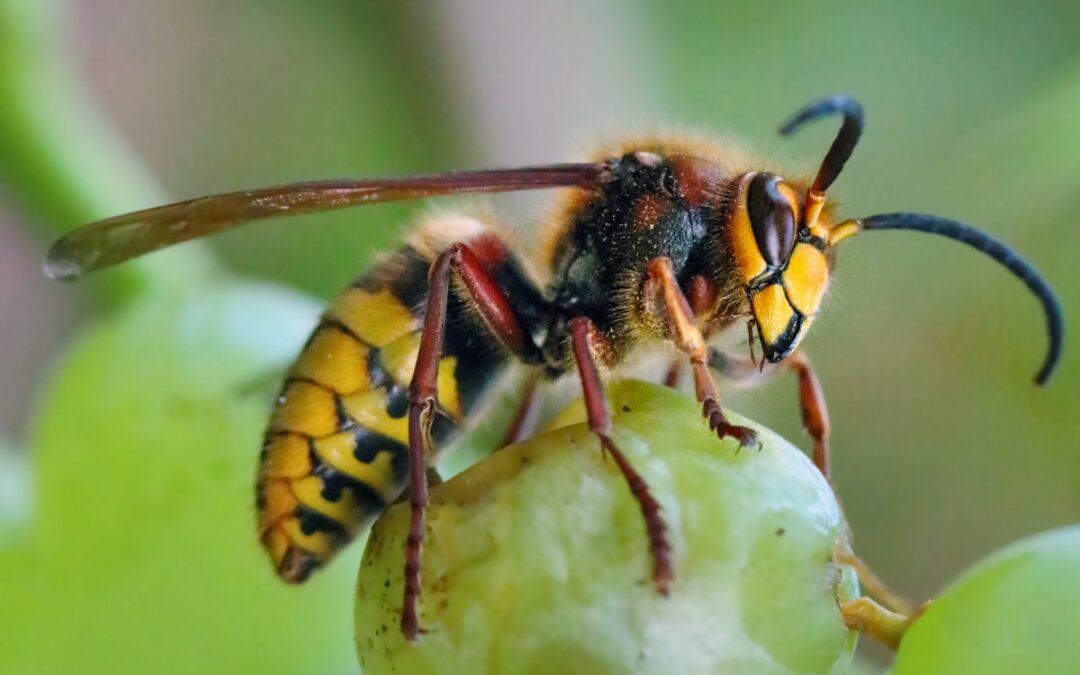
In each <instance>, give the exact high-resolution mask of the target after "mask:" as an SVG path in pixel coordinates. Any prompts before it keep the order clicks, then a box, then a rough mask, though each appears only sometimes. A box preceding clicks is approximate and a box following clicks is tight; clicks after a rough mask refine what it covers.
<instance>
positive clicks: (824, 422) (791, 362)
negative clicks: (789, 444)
mask: <svg viewBox="0 0 1080 675" xmlns="http://www.w3.org/2000/svg"><path fill="white" fill-rule="evenodd" d="M784 363H785V364H787V367H788V368H790V369H791V370H793V371H795V374H796V376H798V378H799V408H800V410H801V411H802V422H803V428H804V429H806V433H808V434H809V435H810V439H811V440H813V442H814V454H813V455H812V457H813V459H814V466H816V467H817V468H818V470H819V471H821V475H823V476H825V480H827V481H829V482H830V483H832V462H831V460H830V458H829V409H828V408H827V407H826V406H825V393H824V392H823V391H822V390H821V382H819V381H818V378H817V373H815V372H814V366H813V364H811V363H810V359H809V358H808V357H807V356H806V354H805V353H803V352H802V351H796V352H795V353H794V354H792V355H791V356H789V357H788V358H787V359H785V360H784Z"/></svg>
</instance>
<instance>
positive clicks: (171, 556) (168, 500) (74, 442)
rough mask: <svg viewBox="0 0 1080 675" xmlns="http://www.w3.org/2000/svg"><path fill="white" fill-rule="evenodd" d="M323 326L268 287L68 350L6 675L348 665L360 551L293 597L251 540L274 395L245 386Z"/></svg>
mask: <svg viewBox="0 0 1080 675" xmlns="http://www.w3.org/2000/svg"><path fill="white" fill-rule="evenodd" d="M317 313H318V308H317V306H316V305H314V304H313V303H311V302H310V301H308V300H307V299H305V298H302V297H299V296H298V295H296V294H295V293H293V292H290V291H284V290H282V289H279V288H274V287H269V286H265V285H261V286H260V285H254V284H242V283H237V282H233V283H229V284H222V285H220V286H219V287H212V288H211V287H205V286H203V287H196V286H189V287H185V288H183V289H181V290H179V291H177V292H175V293H173V294H149V295H146V296H145V297H144V298H143V299H140V300H137V301H135V302H133V303H129V304H128V305H127V306H126V307H125V308H124V309H123V310H122V311H121V312H119V313H117V314H116V315H114V316H113V317H111V318H110V319H109V320H107V321H101V322H98V323H97V324H95V325H94V326H92V327H91V328H90V329H88V330H87V331H86V332H85V333H84V334H83V335H81V336H80V338H79V339H78V340H76V342H75V343H74V344H73V346H72V349H71V350H70V352H69V353H68V355H67V356H66V357H65V358H64V359H63V360H62V362H61V363H60V364H59V368H58V369H57V371H56V375H55V377H54V378H53V380H52V382H51V384H50V386H49V388H48V390H47V393H46V396H45V399H44V402H43V405H42V407H41V413H40V417H39V419H38V423H37V431H36V434H35V436H34V438H33V441H34V448H35V451H36V459H37V469H38V484H39V496H40V499H39V508H38V514H37V522H36V528H35V530H34V532H33V538H32V540H31V541H30V542H29V545H28V546H26V547H24V548H22V549H20V550H19V551H16V552H14V554H17V556H18V559H17V560H15V562H11V561H10V560H7V561H5V563H4V565H5V567H7V566H10V567H11V568H13V571H12V570H10V569H9V570H6V571H5V578H14V579H19V580H20V586H21V588H20V594H21V596H22V597H23V600H24V601H25V602H27V603H29V604H28V605H22V606H18V607H12V606H8V607H5V611H4V612H3V613H0V635H3V636H5V637H4V638H3V639H6V640H10V641H12V644H10V645H7V646H4V645H0V653H3V654H4V658H5V660H7V661H9V662H13V663H15V664H18V665H19V667H18V668H17V669H16V670H15V671H11V672H34V673H72V672H78V673H95V672H110V673H116V672H130V673H147V672H159V673H160V672H175V673H230V674H234V673H249V672H251V673H256V672H257V673H283V674H285V673H296V672H309V673H340V672H347V671H349V670H350V669H351V668H352V665H351V664H352V663H353V662H354V658H353V655H352V649H351V640H350V637H349V625H350V621H349V616H350V610H351V607H350V605H351V594H350V593H349V592H347V590H345V589H348V588H349V585H350V581H349V580H350V579H351V578H352V576H353V575H354V573H355V569H356V558H357V554H358V553H359V551H354V552H353V553H352V554H351V555H344V556H342V558H343V559H342V560H339V561H337V562H336V564H335V565H334V566H333V567H332V568H331V569H330V570H328V571H327V572H325V573H323V574H320V575H318V577H317V578H315V579H313V580H312V581H311V582H309V583H308V584H306V585H305V586H304V587H303V588H295V587H289V586H286V585H285V584H283V583H281V582H280V581H279V580H278V579H277V577H276V576H275V574H274V573H273V570H272V566H271V565H270V563H269V562H268V560H267V557H266V555H265V553H264V552H263V551H262V549H261V547H260V546H259V543H258V540H257V535H256V526H255V509H254V492H253V491H254V487H253V486H254V481H255V476H256V466H257V462H258V457H259V453H258V448H259V446H260V440H261V435H262V431H263V429H264V428H265V425H266V421H267V416H268V412H269V410H270V404H271V402H272V399H273V393H272V392H260V393H257V394H253V393H252V392H251V390H250V386H249V385H250V384H251V383H252V382H253V381H257V380H258V379H259V378H260V377H261V376H263V375H265V373H266V372H268V371H273V370H275V369H278V368H280V367H281V365H282V364H283V363H287V362H288V361H289V360H290V359H292V358H293V356H294V355H295V353H296V351H297V349H298V348H299V346H300V345H301V344H302V342H303V341H304V339H305V338H306V337H307V333H308V331H309V330H310V329H311V328H312V327H313V325H314V322H315V317H316V315H317ZM14 554H13V557H14ZM19 560H21V561H22V562H21V563H20V562H19ZM8 574H10V575H11V576H10V577H8V576H6V575H8ZM57 645H62V646H63V648H62V649H57V648H56V646H57Z"/></svg>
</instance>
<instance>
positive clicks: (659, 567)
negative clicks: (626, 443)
mask: <svg viewBox="0 0 1080 675" xmlns="http://www.w3.org/2000/svg"><path fill="white" fill-rule="evenodd" d="M568 327H569V329H570V339H571V341H572V344H573V348H574V358H575V359H576V360H577V365H578V372H579V374H580V375H581V388H582V390H583V391H584V393H585V411H586V413H587V415H588V418H589V429H591V430H592V432H593V433H594V434H596V435H597V437H598V438H599V439H600V445H601V447H602V448H603V449H604V450H606V451H607V452H608V453H610V454H611V456H612V457H613V458H614V459H615V464H617V465H618V467H619V470H620V471H621V472H622V474H623V477H624V478H625V479H626V483H627V485H628V486H629V487H630V492H631V493H632V494H633V495H634V498H635V499H637V501H638V505H639V506H640V507H641V515H642V516H643V517H644V519H645V531H646V533H647V534H648V537H649V551H650V552H651V553H652V563H653V569H652V577H653V583H654V584H656V590H658V591H659V592H660V593H661V594H663V595H667V593H668V588H669V587H670V586H671V579H672V570H671V543H670V542H669V541H668V538H667V525H665V523H664V518H663V516H662V515H661V513H660V503H659V502H657V501H656V498H655V497H653V496H652V493H651V492H650V491H649V486H648V485H647V484H646V483H645V479H643V478H642V477H641V475H640V474H638V472H637V471H635V470H634V467H633V466H631V465H630V462H629V461H628V460H627V459H626V456H625V455H623V453H622V451H621V450H619V448H618V446H616V445H615V443H614V442H613V441H612V440H611V411H610V410H609V409H608V403H607V397H606V396H605V395H604V388H603V385H601V383H600V374H599V373H598V372H597V371H596V363H595V362H594V360H593V359H594V355H593V350H594V344H596V343H598V342H601V341H603V339H604V337H603V336H602V335H601V334H600V331H598V330H597V328H596V325H595V324H593V322H592V321H591V320H590V319H587V318H585V317H578V318H576V319H571V320H570V322H569V324H568Z"/></svg>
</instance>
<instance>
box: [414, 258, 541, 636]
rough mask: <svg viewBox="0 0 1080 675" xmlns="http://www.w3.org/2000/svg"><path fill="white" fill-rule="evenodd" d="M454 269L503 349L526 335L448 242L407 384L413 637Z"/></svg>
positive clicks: (481, 273) (513, 347) (482, 274)
mask: <svg viewBox="0 0 1080 675" xmlns="http://www.w3.org/2000/svg"><path fill="white" fill-rule="evenodd" d="M452 272H456V273H457V274H458V276H459V277H460V278H461V281H462V282H463V285H464V286H465V288H466V290H467V291H468V293H469V295H470V297H471V299H472V301H473V302H474V303H475V306H476V308H477V310H478V311H479V313H480V316H481V317H482V318H483V319H484V322H485V324H487V327H488V329H489V330H490V331H491V334H492V335H494V336H495V337H496V338H497V339H498V340H499V341H500V342H501V343H502V344H503V345H504V346H505V347H506V348H507V349H509V350H510V351H511V352H513V353H515V354H520V353H521V352H522V350H523V348H524V346H525V344H526V343H525V334H524V331H523V330H522V328H521V324H520V323H519V322H518V320H517V317H516V316H515V315H514V312H513V310H512V309H511V307H510V301H509V300H508V299H507V297H506V295H505V294H504V293H503V292H502V290H501V289H500V288H499V287H498V285H497V284H496V283H495V280H494V279H492V278H491V277H490V276H489V275H488V273H487V272H486V271H485V270H484V267H483V265H482V264H481V262H480V260H479V259H478V258H477V257H476V255H475V254H474V253H473V252H472V251H470V250H469V248H468V247H467V246H465V245H464V244H461V243H456V244H451V245H450V246H449V247H447V249H446V250H445V251H443V252H442V254H440V255H439V257H438V258H436V260H435V262H434V263H433V264H432V266H431V272H430V275H429V279H428V298H427V312H426V313H425V315H424V329H423V333H422V335H421V337H420V350H419V353H418V354H417V357H416V368H415V369H414V370H413V377H412V382H411V383H410V384H409V505H410V507H411V511H410V518H409V534H408V536H407V538H406V539H405V597H404V605H403V606H402V609H401V630H402V632H403V633H404V634H405V637H406V639H408V640H409V641H413V640H415V639H416V637H417V636H418V635H419V634H420V633H421V632H423V631H422V629H421V628H420V622H419V620H418V618H417V613H416V603H417V600H418V599H419V597H420V554H421V552H422V549H423V546H424V511H425V509H426V508H427V473H426V469H427V461H426V456H427V451H428V449H429V447H428V446H429V445H430V434H429V432H430V429H431V421H432V418H433V416H434V415H436V414H437V412H438V406H439V399H438V391H439V390H438V373H439V361H440V360H441V359H442V349H443V337H444V334H445V332H446V303H447V294H448V292H449V289H450V275H451V273H452Z"/></svg>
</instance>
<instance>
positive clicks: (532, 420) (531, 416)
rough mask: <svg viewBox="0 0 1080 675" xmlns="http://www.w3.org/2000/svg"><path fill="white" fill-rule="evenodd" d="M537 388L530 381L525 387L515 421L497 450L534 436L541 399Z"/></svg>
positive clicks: (515, 414)
mask: <svg viewBox="0 0 1080 675" xmlns="http://www.w3.org/2000/svg"><path fill="white" fill-rule="evenodd" d="M536 388H537V387H536V382H535V381H530V382H529V383H528V384H527V385H525V396H524V398H522V399H521V403H519V404H518V409H517V412H515V413H514V419H513V420H512V421H511V422H510V426H509V427H508V428H507V429H506V434H505V435H504V436H503V440H502V443H500V444H499V447H498V448H496V450H498V449H500V448H505V447H506V446H508V445H513V444H514V443H518V442H520V441H523V440H525V439H526V438H528V437H529V436H531V435H532V432H533V430H534V429H535V428H536V418H537V413H539V412H540V397H539V396H537V393H536Z"/></svg>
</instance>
